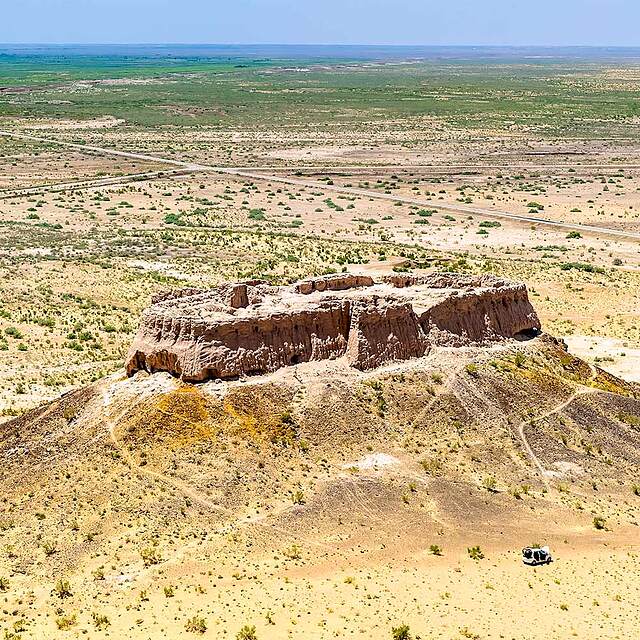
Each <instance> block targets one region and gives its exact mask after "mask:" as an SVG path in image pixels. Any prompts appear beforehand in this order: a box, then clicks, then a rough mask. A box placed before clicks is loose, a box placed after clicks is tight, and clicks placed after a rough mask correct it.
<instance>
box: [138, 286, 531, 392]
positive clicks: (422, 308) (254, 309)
mask: <svg viewBox="0 0 640 640" xmlns="http://www.w3.org/2000/svg"><path fill="white" fill-rule="evenodd" d="M539 328H540V323H539V320H538V317H537V315H536V313H535V311H534V309H533V307H532V306H531V303H530V302H529V299H528V295H527V290H526V287H525V286H524V285H521V284H517V283H513V282H509V281H506V280H501V279H498V278H494V277H492V276H487V275H485V276H466V275H460V274H451V273H435V274H430V275H427V276H422V277H414V276H411V275H402V274H399V275H394V276H390V277H388V278H387V279H386V280H385V281H383V282H380V283H375V282H374V281H373V279H372V278H370V277H368V276H355V275H351V274H339V275H335V276H329V277H326V278H315V279H312V280H306V281H303V282H300V283H298V284H296V285H293V286H292V287H272V286H269V285H267V284H265V283H262V282H258V281H251V282H244V283H234V284H227V285H223V286H221V287H218V288H216V289H213V290H209V291H203V290H199V289H189V290H182V291H173V292H169V293H167V294H163V295H161V296H157V297H156V298H154V301H153V304H152V305H151V307H149V308H148V309H147V310H146V311H145V312H144V314H143V317H142V321H141V324H140V329H139V331H138V334H137V336H136V338H135V340H134V343H133V345H132V347H131V350H130V352H129V356H128V358H127V373H128V374H129V375H133V374H134V373H135V372H136V371H140V370H144V371H149V372H154V371H168V372H170V373H172V374H173V375H176V376H179V377H181V378H183V379H184V380H187V381H191V382H198V381H204V380H210V379H232V378H237V377H240V376H243V375H252V374H264V373H269V372H273V371H276V370H277V369H280V368H282V367H286V366H291V365H295V364H298V363H301V362H309V361H314V360H327V359H334V358H339V357H342V356H346V359H347V361H348V362H349V364H350V365H351V366H353V367H356V368H358V369H363V370H364V369H372V368H375V367H378V366H380V365H382V364H385V363H387V362H392V361H394V360H406V359H409V358H416V357H420V356H423V355H425V354H426V353H427V352H428V351H429V349H430V348H431V347H432V346H434V345H444V346H463V345H472V344H483V343H487V342H491V341H495V340H504V339H510V338H514V337H516V336H518V335H519V334H524V333H527V332H532V331H536V330H538V329H539Z"/></svg>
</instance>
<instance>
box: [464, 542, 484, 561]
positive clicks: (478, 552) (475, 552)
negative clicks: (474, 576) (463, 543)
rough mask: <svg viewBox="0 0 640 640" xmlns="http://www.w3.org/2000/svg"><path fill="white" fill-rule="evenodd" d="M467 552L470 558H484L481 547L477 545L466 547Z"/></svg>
mask: <svg viewBox="0 0 640 640" xmlns="http://www.w3.org/2000/svg"><path fill="white" fill-rule="evenodd" d="M467 553H468V554H469V557H470V558H471V559H472V560H482V559H483V558H484V553H483V552H482V549H481V548H480V547H479V546H477V545H476V546H475V547H468V548H467Z"/></svg>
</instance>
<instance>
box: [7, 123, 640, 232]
mask: <svg viewBox="0 0 640 640" xmlns="http://www.w3.org/2000/svg"><path fill="white" fill-rule="evenodd" d="M0 136H6V137H12V138H17V139H20V140H28V141H32V142H43V143H46V144H57V145H59V146H63V147H68V148H70V149H75V150H77V151H80V152H82V153H97V154H102V155H111V156H118V157H124V158H131V159H133V160H145V161H147V162H157V163H164V164H169V165H173V166H177V167H182V168H184V169H187V170H189V171H211V172H216V173H221V174H226V175H231V176H238V177H241V178H248V179H251V180H267V181H269V182H278V183H281V184H289V185H294V186H299V187H310V188H312V189H322V190H323V191H331V192H333V193H343V194H347V195H356V196H363V197H366V198H375V199H377V200H386V201H389V202H402V203H403V204H413V205H417V206H420V207H427V208H430V209H436V210H438V211H447V212H449V213H458V214H466V215H470V214H471V215H479V216H485V217H488V218H497V219H503V220H512V221H515V222H521V223H526V224H529V225H530V224H536V225H543V226H548V227H555V228H557V229H563V230H567V231H579V232H580V233H586V234H596V235H607V236H614V237H617V238H621V239H624V240H633V241H638V240H640V233H634V232H631V231H622V230H619V229H610V228H607V227H598V226H594V225H585V224H573V223H568V222H558V221H556V220H549V219H548V218H539V217H537V216H525V215H517V214H515V213H509V212H508V211H500V210H493V209H483V208H480V207H472V206H468V205H462V204H442V203H434V202H432V201H430V200H426V199H421V198H410V197H405V196H394V195H391V194H387V193H379V192H377V191H370V190H367V189H359V188H356V187H341V186H339V185H327V184H324V183H322V182H314V181H313V180H306V179H303V178H297V177H288V176H277V175H272V174H265V173H261V172H260V170H261V167H255V168H253V169H252V170H247V169H242V168H233V167H217V166H212V165H203V164H197V163H193V162H184V161H182V160H174V159H172V158H162V157H160V156H153V155H148V154H143V153H134V152H131V151H118V150H116V149H108V148H105V147H96V146H92V145H84V144H77V143H74V142H61V141H58V140H54V139H50V138H42V137H39V136H32V135H28V134H23V133H15V132H13V131H2V130H0ZM575 166H579V165H575ZM396 168H397V169H402V167H400V166H399V167H396Z"/></svg>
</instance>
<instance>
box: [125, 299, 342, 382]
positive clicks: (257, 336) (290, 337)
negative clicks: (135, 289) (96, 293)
mask: <svg viewBox="0 0 640 640" xmlns="http://www.w3.org/2000/svg"><path fill="white" fill-rule="evenodd" d="M144 324H145V325H146V328H144V327H143V328H141V330H140V331H139V332H138V336H137V337H136V339H135V341H134V343H133V346H132V348H131V352H130V355H129V358H128V364H127V371H128V373H129V374H130V375H131V374H132V373H135V372H136V371H140V370H145V371H149V372H155V371H170V372H171V373H174V374H175V375H178V376H180V377H181V378H182V379H184V380H186V381H189V382H200V381H203V380H208V379H213V378H220V379H231V378H237V377H239V376H242V375H252V374H264V373H269V372H272V371H276V370H278V369H280V368H282V367H286V366H290V365H292V364H298V363H300V362H308V361H310V360H328V359H332V358H337V357H340V356H342V355H344V353H345V351H346V348H347V339H348V333H349V325H350V315H349V303H348V302H347V301H331V302H326V303H321V304H319V305H318V306H317V307H315V308H313V309H306V310H300V311H293V312H288V313H274V314H266V315H262V316H258V317H239V318H236V319H232V320H223V321H219V322H213V323H207V322H206V321H200V322H192V321H191V320H190V319H189V318H177V319H172V320H169V321H168V320H167V319H163V318H162V317H161V316H160V317H153V316H151V315H150V316H148V317H147V318H146V319H145V322H144ZM151 327H153V329H152V330H151V331H150V328H151Z"/></svg>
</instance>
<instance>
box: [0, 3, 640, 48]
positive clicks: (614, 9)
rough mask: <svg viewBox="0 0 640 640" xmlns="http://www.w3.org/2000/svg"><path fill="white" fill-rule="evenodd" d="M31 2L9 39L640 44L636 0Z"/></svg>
mask: <svg viewBox="0 0 640 640" xmlns="http://www.w3.org/2000/svg"><path fill="white" fill-rule="evenodd" d="M216 4H217V3H210V2H208V1H207V0H183V1H182V2H181V3H180V4H179V5H178V4H177V3H175V2H173V1H172V0H57V1H56V2H51V0H22V1H21V2H20V3H19V4H17V3H16V4H12V5H9V6H7V7H5V9H4V16H3V17H4V20H3V22H2V24H0V42H3V43H5V44H24V43H29V44H38V43H42V44H130V43H135V44H158V43H162V42H166V43H172V44H173V43H181V44H185V45H191V44H196V45H197V44H203V43H219V44H227V45H229V44H242V45H244V44H247V45H250V44H261V45H268V44H274V45H304V44H309V45H317V44H324V45H331V46H334V45H352V46H353V45H364V46H369V45H374V46H471V47H473V46H514V45H520V44H522V43H526V46H546V47H550V46H553V47H555V46H559V47H562V46H579V47H612V46H616V47H617V46H621V47H633V46H640V33H639V32H638V30H637V28H636V25H637V24H638V23H639V22H640V5H638V3H634V2H632V1H631V0H565V1H564V2H557V0H539V1H538V2H537V3H535V5H534V6H532V5H529V4H526V3H523V2H520V1H517V0H484V1H483V2H477V1H474V0H450V1H449V2H447V3H443V2H440V1H435V0H326V1H325V2H324V3H322V5H318V4H315V3H314V4H311V3H292V2H291V1H290V0H239V1H238V2H236V3H234V4H233V5H232V6H230V5H228V4H223V5H221V6H216Z"/></svg>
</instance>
